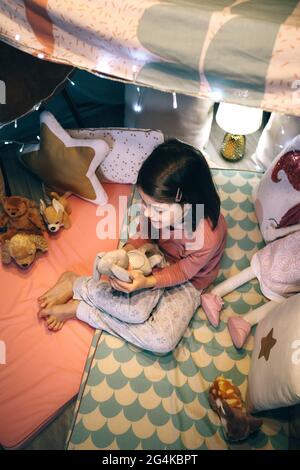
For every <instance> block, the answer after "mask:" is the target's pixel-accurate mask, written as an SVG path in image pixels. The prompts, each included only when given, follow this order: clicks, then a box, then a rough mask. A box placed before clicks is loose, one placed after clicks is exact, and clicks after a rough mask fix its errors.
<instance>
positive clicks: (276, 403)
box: [247, 294, 300, 412]
mask: <svg viewBox="0 0 300 470" xmlns="http://www.w3.org/2000/svg"><path fill="white" fill-rule="evenodd" d="M299 377H300V294H296V295H294V296H292V297H290V298H288V299H286V300H284V302H282V303H280V304H278V305H277V306H275V307H274V309H273V310H272V311H271V312H270V313H269V314H268V315H267V316H266V317H265V318H264V319H263V320H262V321H261V322H260V323H259V324H258V327H257V329H256V333H255V339H254V349H253V352H252V359H251V366H250V372H249V377H248V392H247V405H248V409H249V411H250V412H255V411H263V410H270V409H273V408H281V407H284V406H290V405H295V404H297V403H300V380H299Z"/></svg>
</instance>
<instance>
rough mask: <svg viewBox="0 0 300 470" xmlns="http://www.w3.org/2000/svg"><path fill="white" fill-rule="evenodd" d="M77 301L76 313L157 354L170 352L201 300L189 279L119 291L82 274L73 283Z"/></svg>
mask: <svg viewBox="0 0 300 470" xmlns="http://www.w3.org/2000/svg"><path fill="white" fill-rule="evenodd" d="M73 299H76V300H80V303H79V305H78V307H77V312H76V316H77V318H78V319H79V320H82V321H84V322H86V323H88V324H89V325H90V326H92V327H94V328H99V329H101V330H104V331H106V332H108V333H111V334H113V335H115V336H117V337H121V338H123V339H125V340H126V341H128V342H129V343H132V344H134V345H135V346H138V347H140V348H141V349H146V350H148V351H152V352H154V353H157V354H167V353H168V352H170V351H172V350H173V349H174V348H175V347H176V345H177V344H178V342H179V341H180V339H181V338H182V336H183V335H184V333H185V331H186V329H187V327H188V325H189V322H190V320H191V318H192V316H193V314H194V313H195V311H196V309H197V308H198V307H199V305H200V302H201V290H198V289H196V287H194V286H193V284H192V283H191V282H190V281H187V282H185V283H184V284H181V285H177V286H173V287H167V288H162V289H141V290H138V291H135V292H131V293H128V294H127V293H125V292H120V291H118V290H115V289H114V288H112V287H111V285H110V283H109V282H108V281H105V280H101V279H100V281H94V280H93V278H92V277H91V276H82V277H79V278H77V279H76V280H75V282H74V285H73Z"/></svg>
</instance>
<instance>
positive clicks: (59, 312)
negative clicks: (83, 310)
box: [39, 300, 79, 331]
mask: <svg viewBox="0 0 300 470" xmlns="http://www.w3.org/2000/svg"><path fill="white" fill-rule="evenodd" d="M78 304H79V300H71V301H70V302H67V303H65V304H62V305H53V306H51V307H46V308H43V309H42V310H41V311H40V312H39V317H40V318H44V319H45V321H46V324H47V327H48V330H51V331H59V330H61V329H62V327H63V325H64V323H65V322H66V321H67V320H70V319H71V318H75V317H76V310H77V307H78Z"/></svg>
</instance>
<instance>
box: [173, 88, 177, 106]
mask: <svg viewBox="0 0 300 470" xmlns="http://www.w3.org/2000/svg"><path fill="white" fill-rule="evenodd" d="M172 95H173V109H177V96H176V93H175V91H173V93H172Z"/></svg>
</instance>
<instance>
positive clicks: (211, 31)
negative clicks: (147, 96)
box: [0, 0, 300, 115]
mask: <svg viewBox="0 0 300 470" xmlns="http://www.w3.org/2000/svg"><path fill="white" fill-rule="evenodd" d="M0 24H1V30H0V38H2V40H3V41H5V42H8V43H9V44H11V45H14V46H16V47H18V48H20V49H22V50H23V51H25V52H28V53H30V54H33V55H35V56H37V57H39V58H41V59H47V60H50V61H54V62H61V63H65V64H69V65H73V66H75V67H78V68H82V69H86V70H89V71H91V72H94V73H100V74H101V73H102V74H106V75H108V76H110V77H112V78H117V79H121V80H126V81H129V82H135V83H136V84H139V85H144V86H151V87H154V88H158V89H160V90H165V91H170V92H173V91H174V92H178V93H183V94H189V95H193V96H198V97H206V98H212V99H213V100H214V101H226V102H232V103H239V104H245V105H248V106H256V107H261V108H263V109H266V110H269V111H277V112H280V113H285V114H293V115H300V106H299V104H300V70H299V43H300V33H299V26H300V3H299V2H298V0H285V1H282V0H265V1H262V0H185V1H184V0H168V1H162V0H89V1H88V2H87V1H86V0H77V1H76V2H74V1H73V0H3V1H1V2H0ZM0 79H1V75H0Z"/></svg>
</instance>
